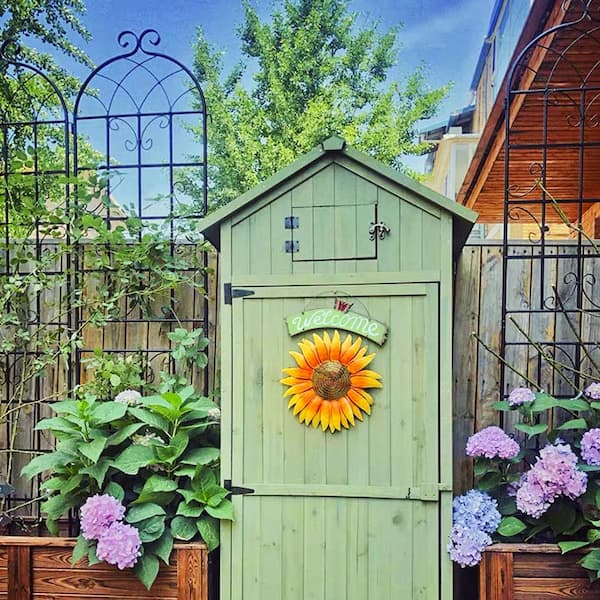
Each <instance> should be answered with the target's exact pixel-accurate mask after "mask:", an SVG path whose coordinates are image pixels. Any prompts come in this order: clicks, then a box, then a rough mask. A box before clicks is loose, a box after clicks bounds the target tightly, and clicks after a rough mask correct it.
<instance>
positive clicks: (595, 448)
mask: <svg viewBox="0 0 600 600" xmlns="http://www.w3.org/2000/svg"><path fill="white" fill-rule="evenodd" d="M581 456H582V458H583V460H585V462H586V463H587V464H588V465H600V429H598V428H597V427H594V428H593V429H590V430H589V431H586V432H585V433H584V434H583V437H582V438H581Z"/></svg>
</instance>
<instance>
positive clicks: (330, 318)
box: [286, 308, 387, 346]
mask: <svg viewBox="0 0 600 600" xmlns="http://www.w3.org/2000/svg"><path fill="white" fill-rule="evenodd" d="M286 321H287V326H288V331H289V333H290V335H291V336H294V335H298V334H299V333H302V332H304V331H311V330H313V329H327V328H334V329H343V330H344V331H351V332H352V333H357V334H358V335H360V336H362V337H365V338H367V339H369V340H371V341H372V342H375V343H376V344H379V345H380V346H383V344H384V343H385V340H386V339H387V327H386V326H385V325H384V324H383V323H380V322H379V321H375V320H373V319H370V318H369V317H367V316H365V315H361V314H358V313H355V312H351V311H346V312H344V311H341V310H337V309H335V308H317V309H316V310H307V311H304V312H302V313H300V314H296V315H290V316H289V317H287V318H286Z"/></svg>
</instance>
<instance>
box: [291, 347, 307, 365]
mask: <svg viewBox="0 0 600 600" xmlns="http://www.w3.org/2000/svg"><path fill="white" fill-rule="evenodd" d="M290 356H291V357H292V358H293V359H294V360H295V361H296V364H297V365H298V366H299V367H300V368H301V369H310V365H309V364H308V363H307V362H306V359H305V358H304V356H302V354H300V352H294V351H293V350H290Z"/></svg>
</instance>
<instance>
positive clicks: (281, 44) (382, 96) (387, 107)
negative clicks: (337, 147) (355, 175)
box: [187, 0, 448, 206]
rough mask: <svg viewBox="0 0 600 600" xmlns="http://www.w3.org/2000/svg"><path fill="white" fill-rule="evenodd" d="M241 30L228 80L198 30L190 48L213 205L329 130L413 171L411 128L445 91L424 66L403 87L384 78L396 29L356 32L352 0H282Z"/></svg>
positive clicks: (421, 147) (415, 147) (249, 18)
mask: <svg viewBox="0 0 600 600" xmlns="http://www.w3.org/2000/svg"><path fill="white" fill-rule="evenodd" d="M238 33H239V37H240V40H241V50H242V54H243V60H242V61H241V62H240V63H239V64H238V65H237V66H236V67H235V68H234V69H233V71H232V72H231V73H230V74H228V75H226V74H224V67H223V60H222V55H221V54H220V53H219V52H218V51H216V50H215V48H214V47H213V46H212V45H211V44H210V43H209V41H208V40H207V39H206V37H205V35H204V33H203V31H202V30H201V29H199V30H198V39H197V41H196V44H195V61H194V66H195V72H196V74H197V76H198V78H199V80H200V82H201V84H202V86H203V89H204V92H205V95H206V101H207V108H208V112H209V116H210V120H209V128H208V132H209V133H208V143H209V169H210V171H209V179H210V185H211V204H212V205H213V206H214V205H220V204H224V203H226V202H228V201H230V200H232V199H233V198H235V197H237V196H238V195H239V194H241V193H243V192H245V191H246V190H248V189H250V188H251V187H253V186H254V185H256V184H257V183H259V182H260V181H262V180H264V179H265V178H266V177H268V176H270V175H271V174H273V173H274V172H275V171H277V170H278V169H280V168H282V167H283V166H285V165H287V164H289V163H290V162H291V161H293V160H294V159H295V158H297V157H298V156H299V155H300V154H302V153H304V152H306V151H308V150H310V149H311V148H313V147H314V146H316V145H317V144H318V143H319V142H321V141H322V140H323V139H325V138H327V137H328V136H330V135H332V134H334V133H335V134H339V135H341V136H343V137H344V138H345V139H346V140H347V141H348V143H349V144H351V145H352V146H354V147H356V148H358V149H360V150H363V151H365V152H367V153H368V154H370V155H371V156H373V157H375V158H377V159H379V160H381V161H383V162H385V163H387V164H390V165H392V166H393V167H395V168H397V169H399V170H402V171H404V172H409V173H410V170H409V169H407V168H406V167H405V166H404V165H403V163H402V157H403V155H407V154H422V153H424V152H425V151H426V150H427V149H428V145H426V144H423V143H421V142H418V141H416V125H417V123H418V122H419V121H420V120H422V119H427V118H429V117H431V116H433V115H434V114H435V111H436V109H437V107H438V105H439V103H440V101H441V100H442V99H443V97H444V96H445V94H446V92H447V90H448V86H443V87H441V88H437V89H430V88H429V86H428V85H427V82H426V73H425V68H424V66H423V65H421V66H419V67H418V68H417V69H415V70H414V71H413V72H412V73H410V74H409V75H408V76H407V77H406V79H405V80H404V81H403V82H400V81H396V80H393V79H392V78H391V77H390V71H391V69H392V67H393V66H394V65H395V63H396V61H397V57H398V49H399V48H398V40H397V37H398V35H397V34H398V30H397V29H390V30H389V31H387V32H385V33H380V31H379V28H378V26H377V24H375V23H370V24H367V25H366V26H364V27H359V22H358V14H357V13H354V12H351V11H350V7H349V0H281V2H280V5H279V8H277V9H276V10H274V12H273V13H272V15H271V18H270V19H269V20H261V18H260V16H259V14H258V13H257V11H256V9H255V8H253V7H252V6H251V5H250V4H249V3H246V4H245V20H244V23H243V24H242V25H241V27H240V28H239V30H238ZM246 73H247V75H246ZM248 75H251V83H248V81H249V79H250V78H249V77H248ZM187 183H188V185H193V181H192V180H191V178H190V180H188V182H187Z"/></svg>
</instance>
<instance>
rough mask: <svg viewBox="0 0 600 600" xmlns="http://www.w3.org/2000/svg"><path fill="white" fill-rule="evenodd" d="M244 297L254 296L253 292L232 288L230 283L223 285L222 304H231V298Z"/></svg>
mask: <svg viewBox="0 0 600 600" xmlns="http://www.w3.org/2000/svg"><path fill="white" fill-rule="evenodd" d="M244 296H254V290H244V289H242V288H232V287H231V284H230V283H224V284H223V302H224V303H225V304H231V300H232V299H233V298H243V297H244Z"/></svg>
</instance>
